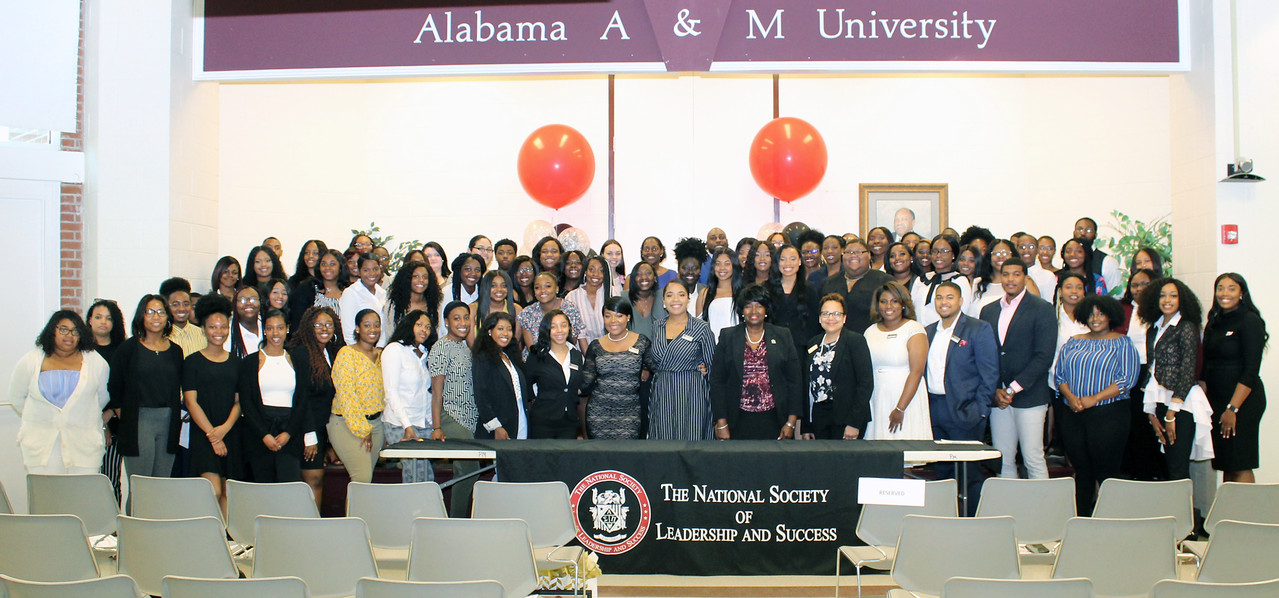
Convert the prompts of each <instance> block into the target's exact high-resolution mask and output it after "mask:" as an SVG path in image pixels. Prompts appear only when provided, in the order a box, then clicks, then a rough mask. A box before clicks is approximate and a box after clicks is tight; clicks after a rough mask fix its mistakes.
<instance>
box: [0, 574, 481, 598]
mask: <svg viewBox="0 0 1279 598" xmlns="http://www.w3.org/2000/svg"><path fill="white" fill-rule="evenodd" d="M144 593H145V590H143V589H142V588H140V587H139V586H138V584H137V583H135V582H134V580H133V578H131V577H129V576H128V575H112V576H109V577H101V578H97V579H86V580H82V581H59V582H40V581H25V580H21V579H16V578H13V577H9V576H7V575H0V597H5V598H138V597H139V596H141V595H143V594H144ZM156 595H159V596H163V597H164V598H311V596H312V594H311V592H310V589H309V588H308V587H307V585H306V582H305V581H303V580H302V579H301V578H298V577H268V578H261V579H204V578H196V577H182V576H178V575H170V576H167V577H165V578H164V580H163V582H162V583H161V590H160V593H159V594H156ZM420 596H431V597H432V598H503V590H502V584H500V583H498V582H496V581H466V582H419V581H391V580H385V579H375V578H368V577H366V578H362V579H360V580H359V581H357V582H356V584H355V597H356V598H417V597H420Z"/></svg>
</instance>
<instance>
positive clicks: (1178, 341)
mask: <svg viewBox="0 0 1279 598" xmlns="http://www.w3.org/2000/svg"><path fill="white" fill-rule="evenodd" d="M1146 355H1147V359H1146V361H1147V363H1149V364H1150V372H1151V373H1152V374H1154V376H1155V381H1156V382H1158V383H1159V385H1160V386H1162V387H1164V388H1167V389H1168V390H1171V391H1172V398H1174V399H1182V400H1185V398H1186V395H1187V394H1189V393H1190V387H1192V386H1194V385H1195V384H1196V383H1197V380H1196V378H1197V377H1198V376H1197V375H1196V367H1197V365H1198V362H1199V324H1198V322H1190V321H1188V320H1186V319H1185V318H1184V317H1183V318H1182V320H1181V321H1180V322H1177V325H1176V326H1171V327H1169V328H1168V331H1167V332H1165V333H1164V334H1163V336H1160V337H1159V343H1158V344H1156V343H1155V327H1154V325H1153V324H1152V325H1151V326H1150V330H1148V331H1147V332H1146Z"/></svg>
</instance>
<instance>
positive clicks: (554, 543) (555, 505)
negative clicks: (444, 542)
mask: <svg viewBox="0 0 1279 598" xmlns="http://www.w3.org/2000/svg"><path fill="white" fill-rule="evenodd" d="M472 496H473V498H474V503H473V506H472V508H471V516H472V517H474V518H476V519H522V520H523V521H524V522H525V523H527V524H528V529H529V536H530V538H531V539H532V541H533V558H534V559H535V560H536V562H537V568H538V570H547V569H559V568H561V567H565V566H568V567H572V570H573V582H574V592H575V593H576V592H577V591H579V590H580V591H584V590H585V586H584V584H583V580H582V572H581V568H580V567H579V566H578V560H579V559H580V558H581V557H582V553H583V552H584V549H583V548H582V547H581V546H567V544H568V543H569V542H572V541H573V539H574V538H575V537H576V536H577V525H576V523H575V522H574V520H573V508H572V506H571V505H570V504H569V491H568V486H567V485H566V484H564V482H526V483H519V482H486V481H479V482H476V483H475V491H474V494H473V495H472Z"/></svg>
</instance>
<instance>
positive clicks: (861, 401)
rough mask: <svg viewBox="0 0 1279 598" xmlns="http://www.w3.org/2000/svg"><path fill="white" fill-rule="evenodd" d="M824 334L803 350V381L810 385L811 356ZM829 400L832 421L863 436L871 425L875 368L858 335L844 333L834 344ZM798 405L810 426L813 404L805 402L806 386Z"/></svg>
mask: <svg viewBox="0 0 1279 598" xmlns="http://www.w3.org/2000/svg"><path fill="white" fill-rule="evenodd" d="M824 337H825V334H819V335H817V336H814V337H813V338H811V339H809V341H808V344H807V345H806V347H805V349H804V372H803V374H804V375H803V376H802V378H803V381H804V382H805V383H809V382H812V379H811V375H812V365H813V355H815V354H816V353H817V347H818V346H820V345H821V343H822V339H823V338H824ZM830 375H831V380H830V382H831V393H832V394H833V395H834V396H833V397H831V400H832V401H834V404H832V405H831V406H832V407H833V408H834V417H835V421H836V422H838V423H840V424H842V425H845V426H852V427H854V428H857V429H858V430H861V433H862V434H863V435H865V433H866V425H867V424H868V423H869V422H870V397H871V395H872V394H874V393H875V368H874V366H873V365H871V360H870V349H869V348H868V347H867V346H866V337H864V336H862V334H861V333H860V332H853V331H852V330H844V331H841V332H840V334H839V340H838V341H835V360H834V361H833V362H832V363H831V364H830ZM800 402H801V403H802V404H803V405H804V423H805V424H807V425H809V426H811V425H812V424H813V413H812V405H811V404H810V401H809V400H808V392H807V386H804V387H801V388H800Z"/></svg>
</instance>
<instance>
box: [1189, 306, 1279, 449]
mask: <svg viewBox="0 0 1279 598" xmlns="http://www.w3.org/2000/svg"><path fill="white" fill-rule="evenodd" d="M1265 348H1266V323H1265V321H1263V320H1262V319H1261V316H1258V315H1257V314H1254V313H1252V312H1250V311H1245V310H1243V309H1235V310H1233V311H1228V312H1223V313H1222V314H1220V315H1219V316H1217V317H1216V318H1214V319H1213V320H1212V321H1211V322H1209V323H1208V326H1207V328H1205V329H1204V342H1203V360H1204V361H1203V376H1202V378H1203V380H1204V382H1206V383H1207V385H1208V403H1209V404H1211V405H1212V413H1213V418H1212V419H1213V426H1212V449H1213V452H1214V453H1215V454H1216V456H1215V457H1213V459H1212V468H1213V469H1216V470H1219V471H1245V470H1249V469H1256V468H1257V467H1259V466H1260V464H1261V463H1260V461H1261V459H1260V457H1259V451H1258V446H1257V445H1258V440H1259V437H1260V427H1261V414H1262V413H1263V412H1265V410H1266V387H1265V385H1263V384H1262V381H1261V377H1260V375H1259V370H1260V369H1261V356H1262V354H1263V353H1264V352H1265ZM1238 384H1243V385H1244V386H1247V387H1249V388H1251V389H1252V392H1250V393H1248V398H1247V400H1245V401H1244V403H1243V406H1241V407H1240V408H1239V413H1238V414H1236V418H1235V422H1236V426H1237V434H1236V435H1235V436H1233V437H1231V438H1222V437H1221V424H1220V423H1218V422H1220V421H1221V414H1222V413H1223V412H1225V410H1226V405H1228V404H1229V403H1230V398H1231V397H1232V396H1234V394H1235V388H1236V386H1237V385H1238Z"/></svg>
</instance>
